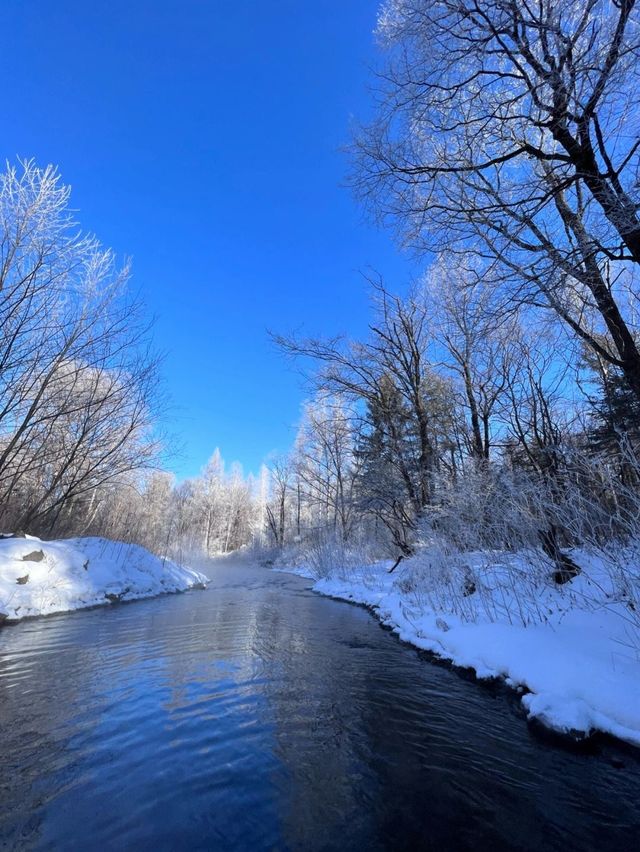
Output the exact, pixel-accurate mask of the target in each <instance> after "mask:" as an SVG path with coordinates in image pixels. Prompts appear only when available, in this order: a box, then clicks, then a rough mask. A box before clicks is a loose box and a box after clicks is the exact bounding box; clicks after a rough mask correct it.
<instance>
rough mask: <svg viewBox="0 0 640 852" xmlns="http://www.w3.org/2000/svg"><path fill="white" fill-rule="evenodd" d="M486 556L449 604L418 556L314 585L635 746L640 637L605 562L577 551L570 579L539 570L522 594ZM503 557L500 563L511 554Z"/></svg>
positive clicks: (529, 706) (564, 723)
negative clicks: (557, 579) (559, 580)
mask: <svg viewBox="0 0 640 852" xmlns="http://www.w3.org/2000/svg"><path fill="white" fill-rule="evenodd" d="M491 557H492V559H491V560H488V558H487V554H484V555H483V558H482V559H479V558H478V559H476V564H475V565H474V566H473V569H474V570H473V579H474V587H472V588H473V590H470V589H467V593H466V595H463V596H461V597H460V599H459V600H458V601H457V602H456V604H455V606H452V607H450V608H449V610H448V611H446V610H445V609H443V607H442V601H443V598H442V596H440V597H437V596H434V595H433V594H432V593H431V592H430V588H429V582H428V578H425V576H424V573H423V571H422V570H421V567H422V566H420V565H418V566H417V567H416V565H415V564H412V563H414V562H415V560H410V561H408V562H406V563H403V565H401V566H400V567H399V568H398V569H397V570H396V571H395V572H394V573H393V574H389V573H388V568H389V566H390V564H391V563H377V564H375V565H371V566H366V567H362V568H359V569H357V570H355V571H354V570H350V571H344V570H343V571H338V572H335V573H334V575H333V576H331V577H327V578H323V579H320V580H318V581H317V582H316V583H315V585H314V590H315V591H317V592H320V593H322V594H325V595H329V596H331V597H335V598H341V599H344V600H349V601H353V602H355V603H361V604H365V605H366V606H369V607H371V608H372V609H373V610H374V611H375V613H376V614H377V615H378V617H379V618H380V619H381V621H382V622H383V623H384V624H385V625H387V626H389V627H390V628H392V630H394V632H396V633H397V634H398V635H399V637H400V638H401V639H402V640H404V641H406V642H410V643H411V644H412V645H415V646H416V647H418V648H421V649H423V650H427V651H430V652H433V653H435V654H437V655H438V656H440V657H443V658H446V659H448V660H450V661H451V662H453V663H454V664H455V665H459V666H463V667H467V668H471V669H473V670H474V671H475V672H476V675H477V676H478V677H479V678H494V677H500V678H504V679H505V680H506V681H507V683H508V684H509V685H511V686H513V687H514V688H516V689H518V690H519V691H521V692H522V693H523V694H522V703H523V705H524V707H525V708H526V710H527V713H528V716H529V718H531V719H536V720H538V721H539V722H541V723H542V724H544V725H545V726H547V727H549V728H552V729H554V730H556V731H558V732H561V733H565V734H570V735H572V736H577V737H580V736H588V735H589V734H591V733H592V732H594V731H603V732H605V733H608V734H611V735H613V736H615V737H619V738H620V739H623V740H626V741H627V742H630V743H632V744H634V745H636V746H640V654H639V647H640V637H639V636H638V633H637V629H636V627H634V626H633V624H632V621H633V619H630V618H629V610H628V608H625V606H624V603H623V602H616V601H615V600H614V596H613V595H612V594H611V583H610V576H609V574H608V572H607V571H606V570H605V568H604V566H603V565H602V564H599V563H598V561H597V560H596V559H594V558H589V557H588V556H587V555H585V554H578V555H577V556H576V558H577V559H578V561H579V564H581V565H586V568H584V570H583V573H582V574H581V575H579V576H578V577H576V578H575V579H574V580H572V581H571V582H570V583H567V584H566V585H563V586H558V585H556V584H555V583H553V581H551V580H550V579H549V577H548V576H546V577H545V576H543V577H539V578H538V580H537V582H535V583H532V584H531V586H530V588H528V589H527V594H525V595H520V596H519V595H518V594H517V593H516V592H514V583H513V574H512V573H510V574H507V573H506V572H503V573H502V574H501V572H500V571H497V570H496V569H497V568H498V567H500V566H499V565H497V564H496V562H498V563H499V562H500V558H499V557H500V555H499V554H494V555H491ZM502 557H503V558H502V562H503V565H502V567H504V562H505V561H507V559H509V558H511V559H513V558H515V557H504V555H502ZM516 559H517V558H516ZM470 561H471V562H473V560H470ZM520 561H521V563H522V559H521V560H520ZM482 566H484V567H482ZM519 567H520V569H521V570H524V569H526V567H527V566H523V565H522V564H520V566H519ZM291 570H292V571H293V573H298V574H301V575H302V576H305V575H308V570H307V569H305V568H301V569H291ZM531 573H534V574H535V569H532V570H530V571H529V575H531ZM501 576H504V577H505V578H507V577H508V578H510V579H508V580H507V579H505V581H504V582H500V577H501ZM456 609H457V610H458V611H457V612H455V611H453V610H456Z"/></svg>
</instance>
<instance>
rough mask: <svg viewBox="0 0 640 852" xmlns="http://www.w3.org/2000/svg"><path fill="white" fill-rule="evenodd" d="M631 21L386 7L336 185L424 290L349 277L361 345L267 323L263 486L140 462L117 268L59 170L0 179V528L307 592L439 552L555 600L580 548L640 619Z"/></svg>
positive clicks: (11, 169)
mask: <svg viewBox="0 0 640 852" xmlns="http://www.w3.org/2000/svg"><path fill="white" fill-rule="evenodd" d="M634 14H635V12H634V3H632V2H627V0H625V2H620V3H618V4H612V3H597V2H588V3H582V2H581V3H575V4H571V5H570V7H567V8H563V9H562V10H561V9H557V8H555V6H554V5H553V4H550V3H542V4H539V5H537V6H536V7H535V8H533V7H529V5H528V4H523V3H519V2H508V3H505V2H502V0H496V2H483V3H475V2H466V0H465V2H462V3H458V2H455V3H454V2H442V3H437V4H432V3H429V2H411V3H409V2H405V0H395V2H387V3H385V4H384V5H383V7H382V10H381V13H380V17H379V23H378V30H377V37H378V40H379V42H380V45H381V49H382V51H383V66H382V69H381V70H380V72H379V74H378V77H377V78H376V89H375V107H376V111H375V116H374V119H373V120H372V121H371V122H370V123H369V124H368V125H366V126H362V127H359V128H357V129H356V130H355V132H354V136H353V140H352V144H351V152H350V163H351V174H350V183H351V186H352V189H353V191H354V192H355V194H356V196H357V197H358V198H360V199H361V201H362V203H363V205H364V208H365V209H366V210H367V211H368V213H369V214H370V215H371V216H372V217H375V218H377V219H378V220H379V221H380V222H382V223H387V224H388V225H389V226H390V227H392V228H393V229H394V231H395V233H396V235H397V236H398V239H399V241H400V242H401V243H402V244H403V245H404V246H405V248H406V249H407V250H410V251H412V252H414V253H415V255H416V256H417V257H420V258H422V259H423V266H424V270H425V271H424V273H423V274H422V275H421V276H420V277H419V278H418V279H416V280H414V281H410V282H407V281H403V282H385V281H383V280H382V279H381V278H380V277H379V276H376V275H374V274H372V275H370V276H369V286H370V291H371V316H370V318H369V334H368V336H366V337H364V338H363V339H359V340H350V339H346V338H343V337H337V338H336V337H333V338H324V337H314V338H302V337H299V336H289V335H287V334H285V333H283V331H282V330H280V329H275V330H271V334H272V338H273V342H274V345H275V346H278V347H280V349H281V350H282V352H283V354H284V355H285V356H287V357H288V358H290V359H293V360H294V361H295V362H296V366H297V367H301V368H302V369H303V371H304V372H305V374H306V377H307V380H308V381H307V387H308V388H310V397H309V399H308V401H307V403H306V404H305V405H304V407H303V411H302V414H301V419H300V423H299V426H298V428H297V434H296V435H295V437H294V440H293V441H292V446H291V449H290V450H289V451H288V452H287V453H284V454H283V453H280V454H278V455H277V456H272V457H270V458H268V459H266V460H265V465H264V467H263V469H262V471H261V472H260V474H259V476H257V477H251V476H250V477H248V478H245V477H244V476H243V473H242V471H241V469H240V468H239V466H237V465H235V466H233V467H232V469H231V470H230V471H229V472H226V471H225V467H224V463H223V461H222V458H221V456H220V453H219V451H216V453H215V454H214V455H213V456H212V458H211V460H210V462H209V463H208V464H207V466H206V467H205V469H204V470H203V471H202V474H201V475H200V476H199V477H197V478H195V479H190V480H186V481H182V482H175V481H174V480H173V478H172V476H171V475H170V474H168V473H164V472H163V471H162V467H163V453H165V451H166V446H167V444H166V436H165V435H163V434H162V424H163V422H165V421H166V418H165V419H164V420H163V417H164V413H165V412H166V407H167V400H166V398H165V396H164V393H163V389H162V382H161V359H159V357H158V355H157V353H156V351H155V349H154V344H153V341H152V328H151V324H150V323H149V321H148V318H147V317H146V316H145V309H144V305H142V304H141V303H140V302H139V301H138V299H137V297H136V295H135V293H134V292H133V290H132V288H131V286H130V284H129V283H128V279H129V269H128V266H127V265H125V266H118V265H117V263H116V260H115V257H114V255H113V253H112V252H110V251H109V250H108V249H105V248H104V247H103V246H101V245H100V243H99V242H98V241H97V240H96V239H95V238H93V237H90V236H87V235H85V234H83V233H82V232H81V231H80V230H79V228H78V225H77V223H76V222H75V220H74V218H73V215H72V214H71V212H70V210H71V208H70V191H69V188H68V187H66V186H65V185H64V183H63V182H62V179H61V177H60V175H59V174H58V172H57V171H56V170H55V169H54V168H52V167H50V166H48V167H45V168H41V167H39V166H38V165H37V164H36V163H34V162H33V161H23V162H19V163H16V164H15V165H12V164H8V165H7V168H6V170H5V172H4V173H3V175H2V178H1V186H0V215H1V217H2V223H1V229H2V245H1V258H0V259H1V262H2V265H1V271H0V286H1V288H2V300H1V302H0V322H1V324H2V335H1V340H0V346H1V351H0V363H1V364H2V370H1V371H0V400H1V408H0V424H1V437H2V442H1V453H0V489H1V494H2V499H1V501H0V503H1V505H2V523H3V526H4V527H5V528H7V529H19V530H25V531H27V532H29V533H34V534H38V535H47V536H69V535H80V534H82V535H89V534H100V535H106V536H108V537H110V538H115V539H120V540H124V541H130V542H136V543H139V544H142V545H144V546H146V547H148V548H150V549H152V550H153V551H155V552H157V553H166V552H170V553H171V554H172V555H174V556H177V555H181V556H184V555H185V554H192V553H200V554H203V555H206V556H211V555H213V554H217V553H224V552H228V551H231V550H234V549H237V548H239V547H246V546H253V547H259V548H263V549H265V548H269V547H272V548H276V549H282V548H292V549H293V551H294V552H295V553H299V554H301V555H304V558H305V559H307V560H310V562H311V563H313V565H314V566H316V570H317V572H319V573H320V574H322V573H326V572H328V571H330V570H331V567H332V565H334V563H335V562H336V560H338V561H342V562H345V563H346V562H349V561H354V560H355V562H356V563H361V562H362V561H363V559H364V560H368V561H371V560H373V559H376V558H382V557H388V558H393V559H394V560H395V559H400V558H405V557H409V556H411V555H412V554H415V553H416V552H417V551H418V550H420V549H424V548H433V547H436V546H437V547H438V548H440V549H441V550H442V551H443V552H446V553H447V554H449V557H448V558H450V559H454V560H455V554H461V553H462V554H464V553H466V552H470V551H484V550H488V549H489V550H501V551H511V552H519V551H528V552H529V553H531V554H533V555H535V554H540V555H541V558H543V559H547V560H550V562H551V564H552V566H553V570H554V576H555V578H556V580H557V581H558V582H559V583H562V582H565V581H566V580H568V579H570V578H571V577H573V576H575V575H576V574H577V573H579V571H580V570H581V566H580V564H579V562H578V560H577V559H576V558H574V557H572V556H571V555H570V551H571V550H572V549H575V548H587V549H588V550H591V551H594V552H598V553H605V554H606V555H607V559H608V560H609V561H610V562H611V564H612V565H614V566H615V568H612V571H614V573H615V576H616V594H617V595H619V596H621V598H624V599H625V600H626V601H627V606H628V609H629V612H630V613H632V614H635V613H637V612H638V607H640V601H638V600H637V596H638V579H639V578H638V570H637V567H636V568H634V567H632V566H634V565H635V566H637V564H638V560H637V557H636V548H637V547H638V544H639V543H640V530H639V529H638V524H639V523H640V511H639V509H640V502H639V500H640V460H639V458H638V452H639V443H638V442H639V430H640V419H639V415H640V337H639V334H638V307H639V304H638V265H639V264H640V213H639V211H638V200H637V180H638V178H637V175H638V157H639V156H640V155H639V148H640V143H639V141H638V127H637V121H638V115H637V110H636V109H635V94H634V93H635V84H636V81H637V75H638V68H639V66H638V32H637V22H636V21H635V18H634ZM283 369H287V366H286V363H283ZM634 618H635V615H634Z"/></svg>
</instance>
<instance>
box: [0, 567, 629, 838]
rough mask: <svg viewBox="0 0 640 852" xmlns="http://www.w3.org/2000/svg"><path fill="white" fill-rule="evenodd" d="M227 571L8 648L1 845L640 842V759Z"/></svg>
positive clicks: (50, 628)
mask: <svg viewBox="0 0 640 852" xmlns="http://www.w3.org/2000/svg"><path fill="white" fill-rule="evenodd" d="M211 571H212V578H213V582H212V585H211V587H210V589H209V590H208V591H207V592H204V593H202V592H194V593H190V594H187V595H180V596H171V597H164V598H160V599H156V600H153V601H145V602H138V603H135V604H131V605H124V606H119V607H114V608H111V609H109V610H93V611H91V612H83V613H75V614H72V615H69V616H60V617H54V618H51V619H45V620H39V621H30V622H24V623H23V624H21V625H17V626H15V627H11V628H7V629H5V630H3V631H2V632H0V737H1V741H2V758H1V759H0V840H1V841H2V843H1V844H0V845H3V846H4V847H5V848H9V849H11V848H39V849H50V848H56V849H82V850H86V849H93V848H102V849H123V848H124V849H224V850H227V849H310V850H315V849H318V850H320V849H341V850H342V849H352V848H354V849H356V848H357V849H385V848H387V849H390V848H397V849H408V848H426V849H428V848H439V849H451V848H456V849H465V848H468V849H482V848H487V849H489V848H491V849H493V850H495V849H501V848H519V849H540V848H545V849H554V848H557V849H561V848H562V849H563V850H564V849H567V848H580V849H591V848H592V849H624V848H633V843H634V842H635V837H636V833H637V830H638V828H640V821H639V819H638V816H637V812H636V807H637V803H638V801H639V800H640V799H639V794H640V764H639V763H638V761H637V759H635V758H634V757H633V756H631V755H629V754H625V753H621V756H620V759H621V762H622V764H623V765H622V767H620V766H617V765H616V766H614V765H613V763H612V761H611V760H610V759H609V756H608V755H590V756H585V755H575V754H571V753H567V752H566V751H562V750H559V749H557V748H554V747H551V746H549V745H547V744H545V743H543V742H540V741H539V740H537V739H535V738H533V737H532V736H531V735H530V733H529V731H528V729H527V727H526V725H525V723H524V722H523V720H522V718H521V717H520V715H519V714H517V713H515V712H513V709H512V708H511V706H510V705H509V703H508V702H507V701H505V699H504V696H503V695H492V693H491V692H490V691H488V690H486V689H483V688H481V687H478V686H477V685H474V684H470V683H467V682H466V681H465V680H463V679H461V678H460V677H459V676H458V675H457V674H456V673H454V672H451V671H449V670H448V669H446V668H443V667H438V666H434V665H431V664H429V663H426V662H424V661H422V660H421V659H420V658H419V657H418V655H417V654H416V653H415V652H413V651H412V650H411V649H409V648H407V647H404V646H402V645H401V644H400V643H399V642H397V641H396V640H395V639H394V637H392V636H391V635H389V634H388V633H386V632H385V631H382V630H381V629H380V628H379V626H378V625H377V623H376V622H375V621H374V620H373V619H372V618H371V617H370V616H369V615H368V613H366V612H365V611H364V610H362V609H359V608H355V607H350V606H348V605H345V604H341V603H338V602H334V601H329V600H327V599H323V598H320V597H318V596H315V595H313V594H311V593H310V592H308V591H307V589H306V588H305V587H306V585H307V584H306V583H305V582H304V581H301V580H299V579H297V578H293V577H288V576H287V575H277V574H273V573H270V572H269V573H268V572H265V571H264V570H262V569H260V568H252V567H250V566H246V565H242V564H238V563H234V562H230V561H228V560H226V561H222V562H220V563H217V564H216V565H215V566H213V567H212V569H211ZM616 763H617V761H616Z"/></svg>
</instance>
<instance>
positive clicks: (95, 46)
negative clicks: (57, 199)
mask: <svg viewBox="0 0 640 852" xmlns="http://www.w3.org/2000/svg"><path fill="white" fill-rule="evenodd" d="M377 5H378V4H377V2H376V0H316V2H304V0H295V2H294V0H252V2H250V0H206V1H205V0H199V2H197V0H182V2H177V0H154V2H151V0H134V2H130V0H129V1H128V2H122V0H109V2H105V0H95V1H94V2H90V3H87V2H86V0H83V2H76V1H75V0H74V2H64V0H55V2H54V0H36V2H33V3H24V2H22V0H4V2H3V3H2V4H1V7H0V25H1V27H2V32H3V34H4V37H3V46H2V51H1V53H0V67H1V69H2V75H3V79H4V81H5V88H4V92H5V96H4V109H3V117H2V120H1V129H2V133H1V136H0V138H1V140H2V141H1V143H0V145H1V148H0V153H1V154H2V157H3V158H10V159H12V158H14V157H15V156H21V157H35V158H36V159H37V161H38V162H39V163H42V164H44V163H48V162H52V163H55V164H57V165H58V166H59V168H60V171H61V173H62V175H63V177H64V179H65V181H66V182H67V183H70V184H71V185H72V186H73V206H74V207H75V208H76V209H77V210H78V217H79V219H80V221H81V223H82V225H83V227H84V228H85V229H87V230H90V231H93V232H94V233H96V234H97V235H98V237H99V238H100V239H101V240H102V241H103V242H104V243H105V244H106V245H109V246H111V247H112V248H114V249H115V250H116V252H118V254H119V255H121V256H125V255H127V256H132V257H133V268H134V284H135V287H136V288H137V289H138V290H139V291H141V293H142V295H143V297H144V299H145V301H146V303H147V304H148V306H149V309H150V311H151V312H152V313H153V314H154V315H156V316H157V327H156V338H157V342H158V345H159V346H160V348H161V349H162V350H164V351H165V352H166V353H167V355H166V361H165V365H164V373H165V377H166V385H167V389H168V391H169V393H170V396H171V399H172V404H173V413H172V416H171V418H170V420H169V421H168V422H167V426H168V428H169V429H170V430H171V431H172V432H174V433H175V434H177V435H178V437H179V439H180V441H181V443H182V446H183V450H182V452H181V454H180V455H179V456H178V457H175V458H172V459H171V460H170V462H169V464H170V466H171V467H172V468H173V469H174V470H175V471H176V473H177V474H178V476H180V477H182V476H189V475H192V474H195V473H197V472H198V470H199V469H200V468H201V467H202V465H203V464H204V463H205V461H206V460H207V458H208V457H209V456H210V454H211V453H212V451H213V449H214V448H215V447H216V446H219V447H220V449H221V451H222V454H223V456H224V458H225V459H226V460H227V461H228V462H230V461H233V460H238V461H240V462H241V463H242V464H243V466H244V468H245V470H257V468H258V466H259V464H260V462H261V461H262V459H264V458H265V456H267V455H268V454H269V453H270V452H271V451H274V450H285V449H286V448H287V447H288V445H289V443H290V442H291V440H292V437H293V430H294V427H295V423H296V421H297V418H298V416H299V411H300V404H301V401H302V400H303V397H304V388H303V386H302V382H301V379H300V377H299V376H298V375H297V374H296V373H295V372H293V371H292V370H291V369H290V367H289V366H288V365H287V363H286V362H285V361H284V360H283V358H282V356H280V355H279V353H278V352H276V351H275V350H274V348H273V346H272V344H271V343H270V341H269V340H268V338H267V334H266V330H267V329H273V330H277V331H283V332H289V331H292V330H295V329H298V330H302V331H303V332H309V333H326V334H336V333H342V332H344V333H348V334H359V333H360V334H361V333H363V331H364V329H365V328H366V323H367V319H368V297H367V293H366V287H365V285H364V283H363V279H362V274H361V273H362V272H363V271H365V270H367V269H368V268H373V269H375V270H377V271H378V272H380V273H382V274H383V275H384V276H385V278H386V279H387V281H388V283H389V284H390V285H391V286H394V287H398V288H400V287H402V286H403V285H404V283H405V282H406V280H407V279H408V277H409V274H410V270H411V268H412V267H411V264H410V262H409V259H408V258H407V257H403V256H401V255H400V253H399V252H398V251H397V249H396V248H395V247H394V245H393V243H392V239H391V236H390V235H389V234H388V233H386V232H383V231H380V230H377V229H376V228H374V227H373V226H371V225H368V224H366V223H365V222H364V220H363V216H362V211H361V210H360V209H359V208H358V206H357V204H356V203H355V201H354V200H353V199H352V198H351V195H350V193H349V191H348V190H347V189H345V188H344V186H343V185H342V184H344V178H345V173H346V170H347V168H348V161H347V159H346V157H345V155H344V154H343V153H341V152H340V150H339V149H340V146H342V145H344V144H345V143H346V142H347V141H348V139H349V128H350V124H351V121H352V120H353V118H354V117H357V118H363V117H366V115H367V112H368V108H369V103H370V97H369V94H368V90H367V86H368V83H369V82H370V76H369V71H368V69H369V67H370V66H371V65H372V64H373V63H375V60H376V48H375V44H374V39H373V35H372V30H373V27H374V25H375V17H376V10H377Z"/></svg>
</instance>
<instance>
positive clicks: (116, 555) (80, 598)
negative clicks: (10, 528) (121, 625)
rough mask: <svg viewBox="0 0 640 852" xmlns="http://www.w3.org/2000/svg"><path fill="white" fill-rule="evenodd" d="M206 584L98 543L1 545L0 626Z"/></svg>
mask: <svg viewBox="0 0 640 852" xmlns="http://www.w3.org/2000/svg"><path fill="white" fill-rule="evenodd" d="M206 583H207V578H206V577H205V576H204V575H202V574H200V573H198V572H197V571H193V570H191V569H190V568H184V567H182V566H179V565H176V564H174V563H173V562H170V561H169V560H163V559H159V558H158V557H157V556H154V555H153V554H152V553H149V551H147V550H145V549H144V548H143V547H138V546H137V545H134V544H124V543H122V542H114V541H109V540H107V539H103V538H75V539H65V540H60V541H41V540H40V539H38V538H33V537H31V536H29V537H27V538H4V539H0V622H2V621H4V620H9V621H14V620H18V619H21V618H25V617H29V616H36V615H50V614H51V613H54V612H65V611H67V610H73V609H81V608H83V607H89V606H98V605H101V604H109V603H115V602H117V601H130V600H136V599H138V598H145V597H152V596H154V595H160V594H164V593H168V592H183V591H186V590H187V589H192V588H202V587H204V585H205V584H206Z"/></svg>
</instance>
